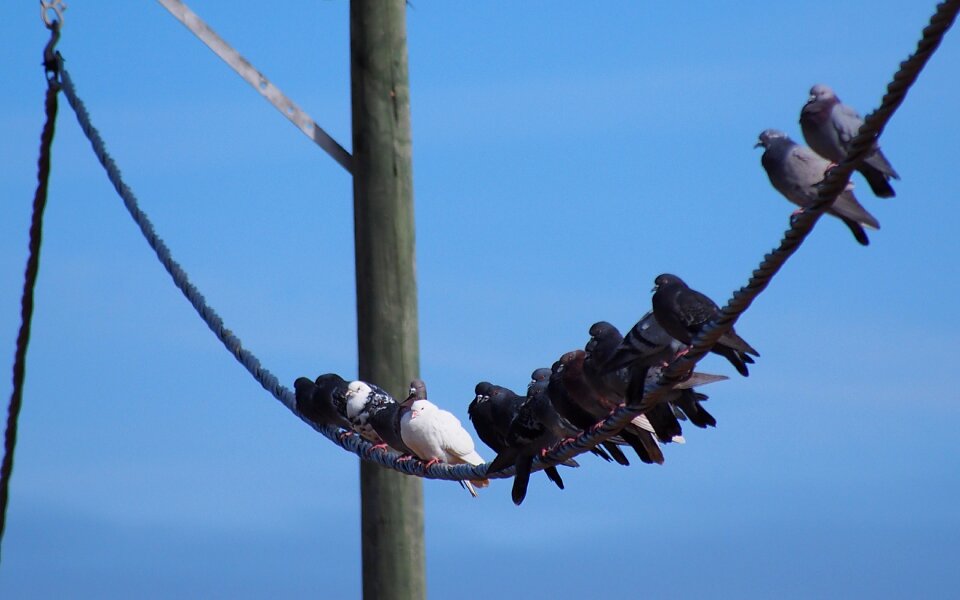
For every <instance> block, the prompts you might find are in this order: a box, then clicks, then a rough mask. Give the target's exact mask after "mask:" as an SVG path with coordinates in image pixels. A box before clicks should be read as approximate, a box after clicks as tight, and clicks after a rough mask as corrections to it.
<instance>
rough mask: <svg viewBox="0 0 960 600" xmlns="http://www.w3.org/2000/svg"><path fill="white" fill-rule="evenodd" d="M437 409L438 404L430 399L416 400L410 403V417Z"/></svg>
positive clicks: (416, 416)
mask: <svg viewBox="0 0 960 600" xmlns="http://www.w3.org/2000/svg"><path fill="white" fill-rule="evenodd" d="M436 410H437V405H436V404H434V403H433V402H430V401H429V400H414V401H413V404H411V405H410V419H416V418H418V417H420V416H422V415H424V414H429V413H431V412H433V411H436Z"/></svg>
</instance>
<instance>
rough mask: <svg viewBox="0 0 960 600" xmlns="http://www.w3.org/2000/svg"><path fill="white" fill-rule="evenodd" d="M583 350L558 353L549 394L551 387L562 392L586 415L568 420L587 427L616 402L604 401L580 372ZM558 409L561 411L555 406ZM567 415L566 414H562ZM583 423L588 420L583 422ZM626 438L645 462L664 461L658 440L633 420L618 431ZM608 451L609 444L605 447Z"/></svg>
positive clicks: (601, 418) (607, 413) (551, 390)
mask: <svg viewBox="0 0 960 600" xmlns="http://www.w3.org/2000/svg"><path fill="white" fill-rule="evenodd" d="M585 356H586V353H585V352H584V351H583V350H575V351H573V352H567V353H566V354H564V355H563V356H561V357H560V364H559V365H558V366H557V368H556V369H555V370H554V372H553V375H552V376H551V378H550V388H549V390H550V396H551V398H553V395H554V390H555V389H556V390H557V393H558V394H561V393H565V394H566V397H567V398H568V402H567V403H569V404H571V405H573V406H574V407H576V408H577V409H579V410H578V411H577V412H579V413H580V414H585V415H587V416H586V418H583V417H578V418H579V419H580V422H579V423H574V421H573V419H569V420H570V422H571V423H574V424H575V425H577V426H579V427H582V428H583V429H587V428H590V427H593V426H594V425H596V424H597V423H599V422H600V421H602V420H604V419H606V418H607V417H608V416H609V415H610V412H611V410H613V409H614V408H617V406H610V405H606V404H604V403H603V399H602V398H601V397H599V396H598V395H597V394H596V393H594V391H593V389H592V388H591V387H590V384H589V383H588V382H587V380H586V377H585V376H584V374H583V361H584V358H585ZM557 412H560V414H563V412H562V411H561V410H560V409H559V408H558V409H557ZM564 416H566V415H564ZM582 423H589V424H588V425H583V424H582ZM618 435H619V437H621V438H622V439H623V440H624V441H625V442H627V443H628V444H629V445H630V446H631V447H632V448H633V449H634V451H636V453H637V456H638V457H640V460H642V461H643V462H645V463H657V464H662V463H663V452H662V451H661V450H660V446H659V444H657V441H656V439H654V437H653V434H651V433H650V432H649V431H645V430H643V429H641V428H640V427H637V426H636V425H634V424H632V423H631V424H628V425H627V426H626V427H624V428H623V429H622V430H621V431H620V432H619V433H618ZM608 451H609V448H608Z"/></svg>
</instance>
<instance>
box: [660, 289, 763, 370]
mask: <svg viewBox="0 0 960 600" xmlns="http://www.w3.org/2000/svg"><path fill="white" fill-rule="evenodd" d="M653 291H654V294H653V316H654V318H655V319H656V320H657V323H659V324H660V326H661V327H663V329H664V331H666V332H667V333H669V334H670V335H671V336H673V337H674V338H676V339H677V340H679V341H680V342H683V343H684V344H687V345H689V344H690V343H691V342H692V341H693V337H694V336H695V335H697V334H698V333H700V330H701V329H703V327H704V325H706V324H707V323H709V322H710V321H712V320H713V319H714V318H715V317H716V316H717V315H718V314H720V307H718V306H717V305H716V303H715V302H714V301H713V300H711V299H710V298H708V297H707V296H705V295H704V294H701V293H700V292H698V291H696V290H693V289H690V288H689V287H687V284H686V283H684V282H683V280H682V279H680V278H679V277H677V276H676V275H669V274H667V273H664V274H662V275H660V276H658V277H657V278H656V279H655V280H654V288H653ZM710 351H711V352H713V353H715V354H719V355H720V356H722V357H724V358H726V359H727V360H728V361H730V364H732V365H733V366H734V367H735V368H736V369H737V371H738V372H739V373H740V374H741V375H743V376H744V377H746V376H748V375H749V374H750V372H749V371H748V370H747V365H746V363H752V362H754V361H753V358H751V357H750V355H751V354H752V355H753V356H760V353H759V352H757V351H756V350H754V349H753V346H751V345H750V344H748V343H747V342H746V340H744V339H743V338H741V337H740V336H739V335H737V332H736V331H734V329H733V327H731V328H730V329H729V330H728V331H727V332H726V333H725V334H723V335H722V336H720V339H719V340H717V343H716V344H715V345H714V346H713V348H711V349H710Z"/></svg>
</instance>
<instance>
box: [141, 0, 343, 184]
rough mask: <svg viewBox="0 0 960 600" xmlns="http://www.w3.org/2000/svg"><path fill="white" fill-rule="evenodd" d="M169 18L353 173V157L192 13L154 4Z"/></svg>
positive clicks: (178, 5)
mask: <svg viewBox="0 0 960 600" xmlns="http://www.w3.org/2000/svg"><path fill="white" fill-rule="evenodd" d="M157 2H159V3H160V4H161V6H163V7H164V8H165V9H167V11H169V13H170V14H171V15H173V16H174V17H176V19H177V20H178V21H180V22H181V23H183V24H184V26H185V27H186V28H187V29H189V30H190V31H191V32H192V33H193V35H195V36H197V37H198V38H200V41H202V42H203V43H204V44H206V45H207V46H208V47H209V48H210V49H211V50H213V52H214V53H215V54H216V55H217V56H219V57H220V58H222V59H223V61H224V62H225V63H227V64H228V65H230V68H231V69H233V70H234V71H236V72H237V75H239V76H240V77H243V79H244V80H245V81H246V82H247V83H249V84H250V85H251V86H253V89H255V90H257V92H259V93H260V95H261V96H263V97H264V98H266V99H267V101H268V102H270V104H272V105H273V106H274V107H276V109H277V110H279V111H280V113H281V114H283V116H285V117H286V118H287V119H289V120H290V122H291V123H293V124H294V125H296V126H297V129H299V130H300V131H302V132H303V133H304V134H305V135H306V136H307V137H308V138H310V139H311V140H313V141H314V142H315V143H316V144H317V145H318V146H320V147H321V148H323V150H324V151H325V152H326V153H327V154H329V155H330V156H331V158H333V160H335V161H337V162H338V163H340V166H342V167H343V168H344V169H346V170H347V172H348V173H353V157H352V156H351V155H350V153H349V152H347V151H346V149H344V147H343V146H341V145H340V144H339V143H337V141H336V140H335V139H333V138H332V137H330V135H329V134H328V133H327V132H326V131H324V130H323V129H322V128H321V127H320V126H319V125H317V123H316V122H315V121H314V120H313V119H312V118H311V117H310V115H308V114H307V113H306V112H305V111H304V110H303V109H302V108H300V107H299V106H297V104H296V103H295V102H294V101H293V100H291V99H290V98H288V97H287V96H286V95H285V94H284V93H283V92H281V91H280V88H278V87H277V86H276V85H274V84H273V83H271V81H270V80H269V79H267V77H266V76H265V75H264V74H263V73H261V72H260V71H258V70H257V69H256V68H255V67H254V66H253V65H252V64H250V61H248V60H247V59H245V58H244V57H243V56H242V55H241V54H240V53H239V52H237V51H236V50H235V49H234V48H233V47H232V46H231V45H230V44H228V43H227V42H226V40H224V39H223V38H222V37H220V36H219V35H217V33H216V32H215V31H214V30H213V29H210V26H209V25H207V24H206V23H205V22H204V21H203V20H202V19H201V18H200V17H198V16H197V14H196V13H195V12H193V11H192V10H190V7H188V6H187V5H186V4H184V3H183V2H181V1H180V0H157Z"/></svg>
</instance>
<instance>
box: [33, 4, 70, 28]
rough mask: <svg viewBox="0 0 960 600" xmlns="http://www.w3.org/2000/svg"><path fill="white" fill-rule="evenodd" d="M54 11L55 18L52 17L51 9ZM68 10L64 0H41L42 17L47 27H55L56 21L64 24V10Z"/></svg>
mask: <svg viewBox="0 0 960 600" xmlns="http://www.w3.org/2000/svg"><path fill="white" fill-rule="evenodd" d="M51 10H52V11H53V12H54V15H55V16H56V18H55V19H51V18H50V17H51V16H52V15H51V14H50V11H51ZM65 10H67V5H66V4H64V3H63V0H40V18H41V19H43V24H44V25H46V26H47V29H53V24H54V23H59V24H61V25H62V24H63V11H65Z"/></svg>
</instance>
